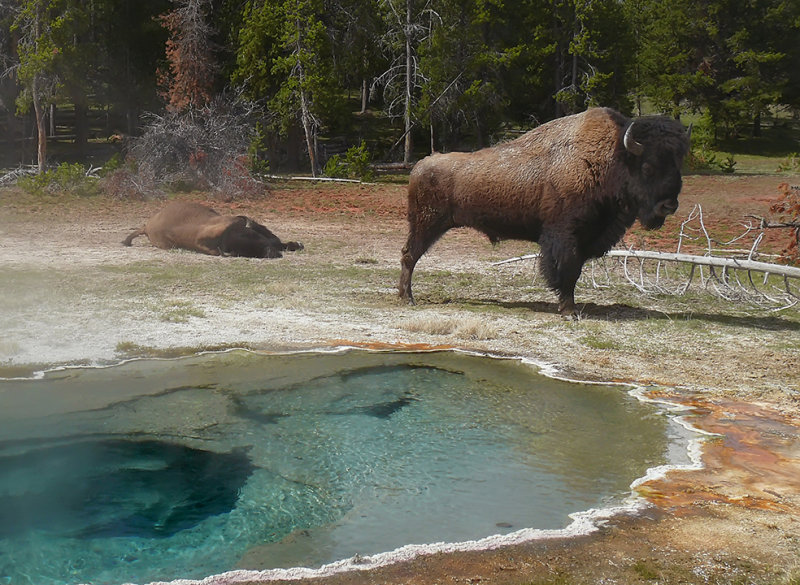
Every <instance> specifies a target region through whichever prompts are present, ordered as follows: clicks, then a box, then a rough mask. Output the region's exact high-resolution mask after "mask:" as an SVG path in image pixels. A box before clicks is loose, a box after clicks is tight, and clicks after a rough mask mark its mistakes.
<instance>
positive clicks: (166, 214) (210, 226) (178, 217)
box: [122, 202, 303, 258]
mask: <svg viewBox="0 0 800 585" xmlns="http://www.w3.org/2000/svg"><path fill="white" fill-rule="evenodd" d="M143 234H144V235H146V236H147V237H148V238H149V239H150V241H151V242H152V243H153V245H155V246H158V247H159V248H164V249H167V250H169V249H172V248H183V249H186V250H193V251H195V252H201V253H203V254H210V255H212V256H245V257H248V258H280V257H281V256H282V255H283V254H282V252H283V251H284V250H288V251H290V252H291V251H294V250H302V249H303V245H302V244H300V243H299V242H285V243H284V242H281V240H280V239H279V238H278V236H276V235H275V234H273V233H272V232H271V231H269V230H268V229H267V228H266V227H264V226H263V225H261V224H260V223H258V222H256V221H253V220H252V219H250V218H249V217H245V216H243V215H237V216H223V215H220V214H219V213H217V212H216V211H214V210H213V209H210V208H208V207H206V206H205V205H200V204H199V203H183V202H173V203H170V204H169V205H167V206H166V207H164V209H162V210H161V211H159V212H158V213H156V214H155V215H153V217H151V218H150V219H149V220H147V223H146V224H145V225H144V227H142V228H139V229H137V230H135V231H134V232H132V233H131V234H130V235H129V236H128V237H127V238H125V240H124V241H123V242H122V243H123V244H124V245H125V246H130V245H131V243H132V242H133V239H134V238H136V237H138V236H141V235H143Z"/></svg>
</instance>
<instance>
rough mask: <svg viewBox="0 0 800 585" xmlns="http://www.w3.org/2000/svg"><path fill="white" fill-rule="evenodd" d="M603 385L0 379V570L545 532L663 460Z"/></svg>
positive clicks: (110, 376)
mask: <svg viewBox="0 0 800 585" xmlns="http://www.w3.org/2000/svg"><path fill="white" fill-rule="evenodd" d="M670 428H671V425H670V423H669V421H668V419H667V417H666V416H665V415H664V414H663V413H660V412H657V411H656V410H655V409H654V408H653V407H651V406H649V405H645V404H642V403H640V402H639V401H637V400H636V399H634V398H632V397H630V396H629V395H627V393H625V392H624V390H622V389H620V388H618V387H604V386H597V385H591V386H588V385H582V384H575V383H567V382H561V381H555V380H551V379H548V378H545V377H542V376H540V375H537V374H536V373H535V371H534V370H533V369H532V368H531V367H530V366H528V365H525V364H522V363H520V362H518V361H515V360H497V359H490V358H481V357H475V356H469V355H464V354H458V353H449V352H442V353H426V354H415V353H369V352H357V351H352V352H346V353H341V354H319V353H316V354H314V353H311V354H297V355H289V356H269V355H258V354H254V353H249V352H228V353H222V354H207V355H201V356H196V357H193V358H186V359H180V360H164V361H158V360H143V361H135V362H130V363H127V364H123V365H119V366H115V367H112V368H106V369H70V370H62V371H57V372H52V373H50V374H49V375H47V376H46V377H45V378H44V379H42V380H27V381H0V584H4V583H8V584H14V585H26V584H36V585H56V584H58V585H62V584H70V585H71V584H75V583H82V582H91V583H93V584H99V583H122V582H137V583H146V582H149V581H153V580H169V579H174V578H179V577H188V578H200V577H203V576H207V575H210V574H214V573H219V572H223V571H225V570H229V569H232V568H237V567H238V568H259V569H260V568H270V567H276V566H296V565H305V566H312V565H319V564H322V563H325V562H329V561H332V560H336V559H340V558H345V557H349V556H352V555H353V554H356V553H358V554H362V555H368V554H374V553H377V552H382V551H387V550H392V549H394V548H397V547H399V546H402V545H404V544H408V543H420V544H421V543H430V542H438V541H461V540H471V539H476V538H481V537H484V536H488V535H491V534H496V533H503V532H509V531H513V530H517V529H519V528H523V527H536V528H562V527H565V526H567V525H568V524H569V522H570V519H569V517H568V515H569V514H570V513H572V512H575V511H579V510H584V509H588V508H592V507H599V506H603V505H610V504H614V503H618V502H619V501H621V500H622V499H623V498H624V497H626V496H627V495H628V493H629V486H630V484H631V482H632V481H633V480H634V479H636V478H637V477H640V476H642V475H644V473H645V471H646V470H647V469H648V468H649V467H653V466H656V465H661V464H664V463H666V462H667V459H668V458H669V457H671V455H669V454H670V453H674V452H681V449H676V448H675V446H676V442H678V440H679V439H678V438H677V437H676V436H673V435H674V434H675V433H674V431H672V430H670Z"/></svg>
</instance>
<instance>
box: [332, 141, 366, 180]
mask: <svg viewBox="0 0 800 585" xmlns="http://www.w3.org/2000/svg"><path fill="white" fill-rule="evenodd" d="M370 159H371V157H370V154H369V150H367V145H366V143H365V142H364V141H363V140H362V141H361V144H359V145H358V146H351V147H350V148H349V149H348V150H347V152H346V153H345V154H344V158H342V156H340V155H338V154H334V155H333V156H332V157H330V158H329V159H328V162H327V163H325V168H324V169H323V170H322V172H323V173H324V174H325V176H326V177H332V178H337V179H343V178H349V179H360V180H362V181H371V180H372V179H373V176H374V174H373V172H372V167H371V166H370Z"/></svg>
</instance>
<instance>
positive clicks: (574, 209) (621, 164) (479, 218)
mask: <svg viewBox="0 0 800 585" xmlns="http://www.w3.org/2000/svg"><path fill="white" fill-rule="evenodd" d="M688 151H689V133H688V132H686V131H685V130H684V128H683V126H681V125H680V123H679V122H677V121H675V120H672V119H670V118H664V117H660V116H648V117H642V118H637V119H636V120H633V121H632V120H629V119H628V118H626V117H625V116H623V115H622V114H620V113H618V112H615V111H614V110H610V109H607V108H594V109H590V110H588V111H586V112H583V113H581V114H576V115H574V116H568V117H565V118H561V119H558V120H554V121H552V122H549V123H547V124H544V125H542V126H540V127H538V128H536V129H534V130H531V131H530V132H528V133H527V134H524V135H523V136H521V137H519V138H517V139H516V140H512V141H509V142H505V143H502V144H498V145H496V146H494V147H492V148H486V149H483V150H480V151H477V152H473V153H460V152H453V153H449V154H434V155H431V156H429V157H427V158H425V159H423V160H422V161H420V162H419V163H418V164H417V165H416V166H415V167H414V170H413V172H412V173H411V178H410V181H409V185H408V223H409V234H408V241H407V242H406V245H405V247H404V248H403V256H402V262H401V264H402V273H401V276H400V285H399V289H400V296H401V297H404V298H406V299H408V301H409V302H410V303H412V304H413V303H414V297H413V296H412V294H411V276H412V274H413V272H414V266H416V264H417V261H418V260H419V258H420V257H421V256H422V255H423V254H424V253H425V251H426V250H428V248H430V247H431V246H432V245H433V243H434V242H436V240H438V239H439V238H440V237H441V236H442V235H443V234H444V233H445V232H446V231H447V230H449V229H450V228H454V227H471V228H474V229H476V230H478V231H481V232H483V233H484V234H486V235H487V236H488V237H489V239H490V240H491V241H492V242H493V243H494V242H497V241H499V240H502V239H518V240H529V241H533V242H538V243H539V245H540V247H541V270H542V273H543V274H544V277H545V279H546V281H547V284H548V285H549V286H550V288H552V289H553V290H554V291H557V292H558V300H559V303H558V310H559V311H560V312H561V314H562V315H563V316H564V317H567V318H575V317H577V310H576V307H575V283H576V282H577V280H578V277H579V276H580V274H581V269H582V268H583V264H584V263H585V262H586V260H587V259H589V258H598V257H600V256H602V255H603V254H605V253H606V252H607V251H608V250H609V249H611V247H612V246H613V245H614V244H616V243H617V242H618V241H619V240H620V238H622V236H623V234H624V233H625V230H626V229H628V228H629V227H630V226H631V225H632V224H633V222H634V221H635V220H636V218H637V217H638V218H639V221H640V222H641V224H642V225H643V226H644V227H645V228H647V229H658V228H660V227H661V226H662V225H663V224H664V219H665V218H666V217H667V216H668V215H670V214H672V213H675V211H676V210H677V209H678V193H680V190H681V164H682V162H683V158H684V156H686V153H687V152H688Z"/></svg>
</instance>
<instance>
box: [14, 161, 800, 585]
mask: <svg viewBox="0 0 800 585" xmlns="http://www.w3.org/2000/svg"><path fill="white" fill-rule="evenodd" d="M782 182H789V183H794V184H797V183H800V177H786V176H724V177H723V176H689V177H687V178H686V180H685V187H684V192H683V194H682V195H681V202H682V203H681V209H680V210H679V213H678V214H677V216H676V217H675V218H672V219H670V220H669V222H668V223H667V225H666V226H665V227H664V228H663V229H662V230H661V231H659V232H648V233H644V232H642V231H640V230H634V231H632V232H631V233H630V234H629V235H628V236H627V237H626V243H628V244H636V245H637V246H641V247H655V248H659V249H664V250H670V251H674V250H675V244H676V241H677V239H676V234H677V232H678V229H679V226H680V224H681V221H682V219H684V218H685V217H686V214H687V213H689V211H690V210H691V209H692V207H693V204H694V203H696V202H701V203H702V205H703V209H704V213H705V216H706V221H707V224H708V227H709V230H710V231H713V232H714V233H719V234H721V235H726V236H727V235H730V234H738V233H741V231H743V230H742V229H741V224H742V223H743V221H744V216H745V215H746V214H756V215H766V214H767V213H768V208H769V205H770V203H771V201H772V200H774V199H775V197H776V196H777V193H778V188H777V186H778V184H779V183H782ZM404 195H405V188H404V186H402V185H380V186H377V185H313V186H310V185H300V186H298V185H296V184H292V185H283V186H275V187H274V188H273V189H272V190H271V192H270V193H269V194H268V195H266V196H265V197H263V198H259V199H254V200H234V201H233V202H223V201H218V200H217V201H209V203H210V204H211V205H212V206H213V207H215V208H216V209H218V210H219V211H223V212H225V211H230V212H232V213H236V214H246V215H250V216H252V217H254V218H256V219H258V220H260V221H262V222H263V223H265V224H266V225H267V226H268V227H270V229H272V230H273V231H275V232H276V233H277V234H278V235H279V236H280V237H282V238H283V239H287V240H288V239H291V240H295V239H296V240H300V241H302V242H303V243H304V244H305V246H306V248H305V250H303V251H301V252H297V253H290V254H287V255H286V256H285V257H284V258H283V259H280V260H247V259H238V258H216V257H208V256H201V255H198V254H192V253H187V252H179V251H164V250H159V249H156V248H154V247H152V246H150V245H149V243H148V242H147V241H146V238H145V237H142V238H140V239H139V240H137V241H136V242H135V244H134V246H133V247H132V248H124V247H122V246H121V245H120V241H121V240H122V239H123V238H124V237H125V235H127V233H128V232H129V230H130V229H131V228H134V227H137V226H139V225H141V223H143V221H144V220H145V219H146V218H147V217H148V216H149V215H150V214H151V213H152V212H154V211H155V210H157V209H158V208H160V207H161V206H162V205H163V202H159V201H148V202H136V201H126V202H120V201H113V200H110V199H104V198H89V199H79V198H74V197H67V198H50V197H44V198H38V199H37V198H33V197H31V196H28V195H24V194H22V193H20V192H18V191H16V190H13V189H6V190H2V191H0V206H1V207H0V209H2V214H0V332H2V333H0V376H15V375H30V373H32V372H34V371H36V370H38V369H41V368H42V367H43V366H45V365H48V364H87V363H113V362H115V361H118V360H120V359H123V358H127V357H130V356H151V355H157V356H161V355H178V354H181V353H188V352H193V351H196V350H198V349H209V348H224V347H233V346H236V347H250V348H254V349H263V350H285V349H306V348H323V347H330V346H337V345H354V346H363V347H375V348H381V347H402V348H407V347H419V348H432V347H458V348H464V349H470V350H477V351H485V352H490V353H494V354H500V355H517V356H525V357H528V358H531V359H533V360H536V361H538V362H541V363H543V364H551V365H553V366H555V367H556V368H558V370H559V371H560V372H561V373H563V374H565V375H568V376H571V377H574V378H579V379H592V380H618V381H628V382H633V383H636V384H642V385H646V386H648V387H649V388H650V392H651V393H652V394H654V395H663V396H667V397H669V398H670V399H671V400H673V401H676V402H679V403H682V404H685V405H687V406H688V407H690V408H691V409H692V410H691V412H692V420H693V423H694V424H696V425H697V426H699V427H701V428H703V429H704V430H707V431H709V432H713V433H718V435H717V436H716V438H714V439H711V440H709V441H707V442H706V443H705V445H704V463H705V468H704V469H703V470H701V471H694V472H679V473H673V474H671V475H670V476H669V477H668V478H667V479H666V480H661V481H657V482H655V481H654V482H650V483H648V484H646V485H644V486H642V487H641V488H640V491H641V493H643V494H644V495H645V496H646V497H647V498H648V499H649V500H650V501H651V502H652V503H653V506H652V507H651V508H650V510H649V512H648V513H646V514H644V515H643V516H637V517H620V518H615V519H612V520H610V521H609V522H607V523H606V524H605V525H604V526H602V527H601V529H600V530H599V531H598V532H596V533H594V534H592V535H589V536H584V537H579V538H571V539H560V540H548V541H541V542H534V543H529V544H525V545H518V546H514V547H507V548H501V549H497V550H493V551H484V552H480V553H460V554H449V555H444V554H437V555H433V556H424V557H420V558H418V559H416V560H413V561H410V562H404V563H400V564H396V565H392V566H390V567H386V568H383V569H378V570H375V571H352V572H347V573H343V574H340V575H337V576H335V577H328V578H325V580H324V581H325V582H326V583H420V584H422V583H464V582H466V583H655V582H660V583H787V584H788V583H800V371H799V368H798V364H800V310H798V309H797V308H796V307H795V308H790V309H787V310H783V311H773V310H771V309H770V308H758V307H750V306H745V305H743V304H742V303H735V302H734V303H731V302H727V301H722V300H719V299H717V298H714V297H712V296H711V295H710V294H708V293H706V292H705V291H703V290H695V289H690V293H689V294H687V295H684V296H682V297H671V296H665V295H644V294H641V293H639V292H638V291H637V290H636V289H635V288H633V287H631V286H630V285H628V284H626V283H625V282H623V281H621V280H620V281H619V282H616V283H612V285H611V286H608V287H604V288H599V289H598V288H594V287H592V286H591V284H590V283H589V282H587V281H586V279H583V280H582V282H581V284H580V285H579V288H578V291H577V294H576V297H577V301H578V303H579V305H580V306H581V308H582V311H583V316H584V318H583V319H582V320H581V321H578V322H566V321H562V320H561V319H560V317H558V315H556V312H555V309H556V306H555V298H554V295H553V294H552V293H550V292H549V291H548V290H546V289H545V288H544V287H543V285H542V283H541V279H537V278H536V274H535V266H534V265H533V264H532V263H530V262H519V263H513V264H507V265H503V266H493V265H492V262H495V261H498V260H502V259H505V258H509V257H513V256H517V255H520V254H525V253H529V252H531V251H534V249H535V248H534V247H533V246H532V245H530V244H526V243H521V242H505V243H501V244H500V245H498V246H495V247H493V246H491V245H490V244H489V243H488V242H487V241H486V240H485V239H483V238H482V237H480V236H479V235H477V234H475V233H474V232H471V231H466V230H458V231H453V232H451V233H448V234H447V235H446V236H445V237H444V238H443V239H442V240H441V241H440V242H439V243H438V244H437V245H436V246H435V247H434V248H433V249H432V250H431V251H430V252H429V253H428V254H427V255H426V256H424V257H423V259H422V260H421V261H420V263H419V265H418V268H417V272H416V274H415V294H416V297H417V301H418V306H416V307H409V306H407V305H406V304H404V303H402V302H400V301H399V300H398V299H397V297H396V289H395V285H396V280H397V277H398V274H399V251H400V248H401V247H402V244H403V242H404V239H405V220H404V213H405V201H404ZM182 197H183V198H186V199H192V200H201V201H202V200H204V199H205V198H206V196H205V195H204V194H188V195H183V196H182ZM780 240H781V236H780V235H779V234H777V233H774V232H773V233H770V234H768V237H767V240H766V242H765V243H764V244H762V248H761V249H762V251H776V250H778V249H779V248H780V245H781V241H780ZM701 244H702V242H700V243H699V244H698V245H701ZM695 288H696V287H695Z"/></svg>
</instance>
